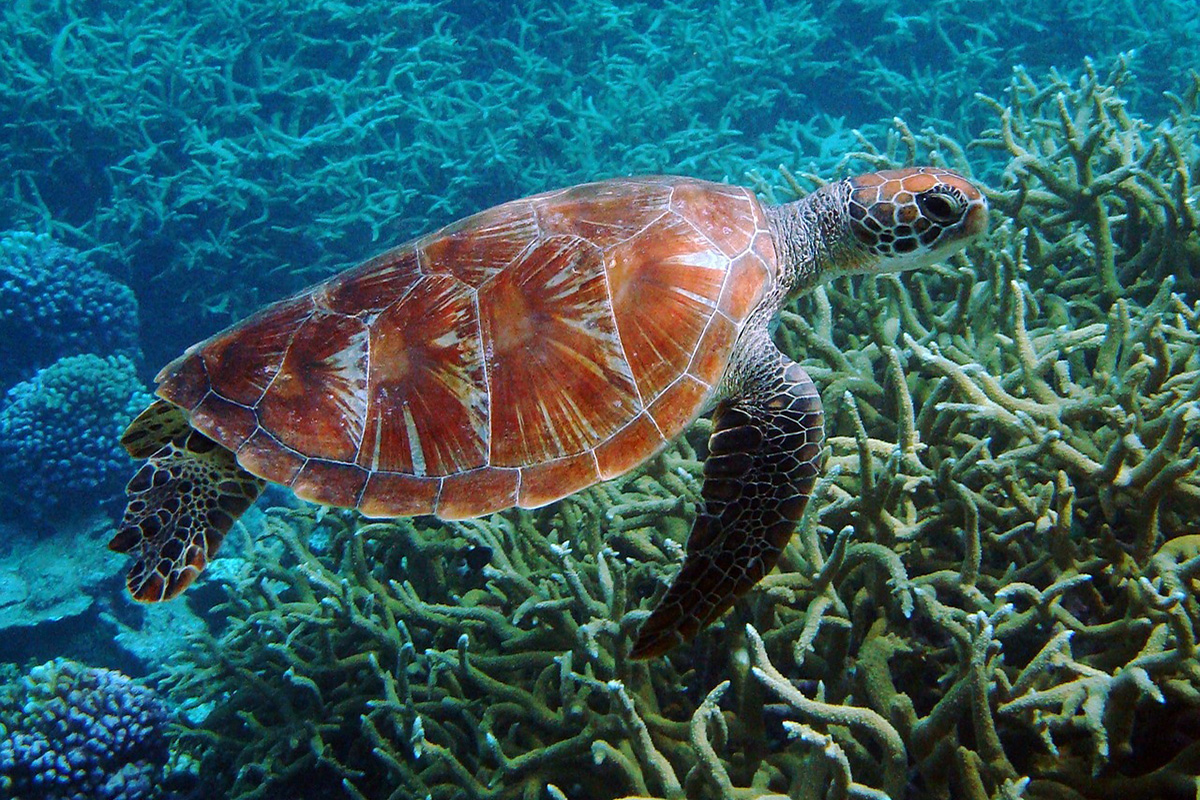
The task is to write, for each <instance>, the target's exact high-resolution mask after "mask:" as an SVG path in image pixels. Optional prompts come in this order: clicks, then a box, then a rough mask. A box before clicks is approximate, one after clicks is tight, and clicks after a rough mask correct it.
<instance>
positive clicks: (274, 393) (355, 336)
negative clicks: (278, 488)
mask: <svg viewBox="0 0 1200 800" xmlns="http://www.w3.org/2000/svg"><path fill="white" fill-rule="evenodd" d="M366 395H367V328H366V326H365V325H364V324H363V323H362V321H361V320H358V319H355V318H354V317H347V316H344V315H342V314H331V313H327V312H320V311H317V312H314V313H313V315H312V316H311V317H309V318H308V319H307V320H305V321H304V322H303V323H302V324H301V325H300V327H299V328H298V329H297V330H296V334H295V336H294V337H293V339H292V341H291V344H290V346H289V347H288V348H287V353H286V355H285V356H284V358H283V363H282V364H281V365H280V367H279V371H278V373H277V374H276V375H275V378H274V380H272V381H271V384H270V386H269V387H267V390H266V392H265V393H264V394H263V396H262V399H261V400H259V402H258V404H257V411H258V417H259V421H260V423H261V424H262V426H263V427H264V428H266V429H267V430H269V431H271V432H272V433H273V434H274V435H275V436H276V437H277V438H278V439H279V441H280V442H282V443H283V444H285V445H287V446H288V447H290V448H292V449H293V450H296V451H298V452H301V453H304V454H306V455H308V456H312V457H317V458H326V459H329V460H332V461H353V460H354V457H355V455H356V454H357V452H358V445H359V442H360V441H361V440H362V432H363V427H364V422H365V417H366V405H367V404H366ZM204 432H205V433H208V431H204Z"/></svg>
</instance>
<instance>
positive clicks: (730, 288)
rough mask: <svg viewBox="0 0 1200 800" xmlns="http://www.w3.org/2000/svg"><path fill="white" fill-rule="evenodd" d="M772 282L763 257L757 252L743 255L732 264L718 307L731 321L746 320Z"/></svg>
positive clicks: (751, 251)
mask: <svg viewBox="0 0 1200 800" xmlns="http://www.w3.org/2000/svg"><path fill="white" fill-rule="evenodd" d="M763 236H764V238H769V237H767V236H766V234H763ZM770 280H771V274H770V272H769V271H768V270H767V265H766V261H765V260H764V259H763V257H762V256H761V255H759V253H758V252H756V251H755V250H749V251H747V252H745V253H743V254H742V255H740V256H738V257H737V258H735V259H734V260H733V263H732V264H730V267H729V278H728V279H727V280H726V281H725V288H724V291H722V292H721V300H720V302H719V303H718V305H717V307H718V308H719V309H720V311H721V313H722V314H724V315H725V316H727V317H729V318H730V319H745V318H746V317H747V316H748V315H749V314H750V312H751V311H752V310H753V309H754V307H755V306H756V305H758V303H759V302H760V301H761V300H762V298H763V295H764V294H766V290H767V286H768V285H769V283H770Z"/></svg>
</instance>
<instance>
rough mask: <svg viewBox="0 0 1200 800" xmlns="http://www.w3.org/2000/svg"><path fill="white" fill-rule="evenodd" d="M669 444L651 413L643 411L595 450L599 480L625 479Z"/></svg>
mask: <svg viewBox="0 0 1200 800" xmlns="http://www.w3.org/2000/svg"><path fill="white" fill-rule="evenodd" d="M666 444H667V442H666V440H665V439H663V437H662V435H661V434H660V433H659V432H658V428H657V427H656V426H655V424H654V421H653V420H652V419H651V418H650V414H649V412H647V411H643V412H642V413H640V414H638V415H637V416H636V417H634V418H633V419H632V420H630V422H629V424H627V425H626V426H625V427H624V428H622V429H621V430H619V431H617V432H616V433H615V434H614V435H613V436H612V437H611V438H610V439H609V440H608V441H606V442H603V443H602V444H600V446H598V447H597V448H596V462H597V465H598V466H599V469H600V479H601V480H608V479H610V478H615V477H617V476H618V475H624V474H625V473H626V472H628V471H629V470H631V469H633V468H634V467H636V466H637V465H638V464H641V463H642V462H643V461H645V460H646V459H647V458H649V457H650V456H651V455H653V454H654V453H656V452H658V451H659V450H660V449H661V448H663V447H665V446H666Z"/></svg>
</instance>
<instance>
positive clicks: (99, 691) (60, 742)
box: [0, 659, 169, 800]
mask: <svg viewBox="0 0 1200 800" xmlns="http://www.w3.org/2000/svg"><path fill="white" fill-rule="evenodd" d="M166 726H167V713H166V708H165V706H164V705H163V703H162V702H161V701H160V700H159V699H158V697H157V696H156V695H155V694H154V692H152V691H151V690H150V689H147V688H145V687H143V686H139V685H138V684H136V683H134V682H133V681H132V680H131V679H130V678H128V677H126V676H125V675H122V674H121V673H119V672H114V671H112V670H106V669H93V668H90V667H85V666H83V665H82V664H79V663H77V662H74V661H70V660H67V659H55V660H54V661H50V662H47V663H45V664H42V665H41V666H38V667H34V668H33V669H31V670H30V671H29V673H28V674H27V675H25V676H24V677H22V678H20V679H18V680H16V681H13V682H12V683H10V684H8V685H7V686H3V687H0V791H2V792H3V794H4V796H5V797H19V798H21V800H153V798H157V797H161V796H163V795H162V792H161V784H162V779H163V775H164V767H165V766H166V764H167V760H168V755H169V751H168V740H167V733H166Z"/></svg>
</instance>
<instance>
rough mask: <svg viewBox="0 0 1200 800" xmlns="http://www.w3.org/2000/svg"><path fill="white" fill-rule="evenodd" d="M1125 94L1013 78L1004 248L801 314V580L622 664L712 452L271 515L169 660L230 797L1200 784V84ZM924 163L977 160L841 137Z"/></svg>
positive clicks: (820, 301)
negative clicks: (214, 606) (810, 486)
mask: <svg viewBox="0 0 1200 800" xmlns="http://www.w3.org/2000/svg"><path fill="white" fill-rule="evenodd" d="M1127 80H1128V74H1127V72H1126V71H1125V70H1124V67H1123V66H1122V65H1118V68H1117V69H1116V71H1115V72H1114V74H1113V75H1111V76H1109V77H1108V78H1106V79H1104V78H1101V77H1100V76H1098V75H1096V74H1095V73H1094V71H1092V70H1091V68H1090V66H1089V68H1088V69H1086V70H1085V73H1084V75H1083V77H1082V79H1081V80H1080V81H1079V82H1078V83H1076V84H1068V83H1066V82H1065V81H1063V80H1061V79H1060V78H1057V77H1052V78H1051V79H1050V81H1049V82H1048V83H1047V84H1045V85H1035V84H1034V83H1032V82H1030V81H1029V80H1028V79H1027V78H1026V77H1025V76H1024V75H1018V77H1017V79H1016V80H1015V81H1014V84H1013V87H1012V90H1011V92H1010V94H1009V97H1008V100H1007V102H1006V103H1000V102H993V103H991V107H993V108H994V109H995V111H996V114H997V119H996V125H995V127H994V128H993V129H991V130H988V131H987V132H985V133H984V134H983V135H982V137H981V138H980V139H979V140H977V141H976V142H975V143H974V147H975V148H981V151H980V152H982V153H984V155H982V156H981V157H980V158H981V160H982V159H984V157H985V156H986V154H987V153H989V152H990V153H993V154H994V155H995V157H997V158H998V159H1000V161H999V162H997V163H998V166H999V169H997V171H996V174H997V175H1000V176H1002V177H1000V178H999V180H998V181H997V186H996V187H995V188H994V189H993V190H992V191H991V197H990V199H991V201H992V203H993V205H994V208H995V209H996V211H995V214H996V216H997V217H998V219H997V222H998V223H999V224H997V225H995V226H994V227H995V232H994V234H993V235H992V236H991V238H990V240H989V241H988V242H986V243H985V244H984V245H982V246H979V247H976V248H973V249H972V250H970V251H969V252H968V253H966V254H965V255H959V256H956V257H955V258H954V259H953V261H952V263H950V264H949V265H947V266H946V267H943V268H940V269H937V270H933V271H930V272H927V273H922V274H912V275H906V276H904V277H903V278H900V277H895V276H891V277H884V278H881V279H879V280H875V281H863V282H852V281H845V280H842V281H837V282H834V283H832V284H830V285H828V286H826V287H823V288H821V289H818V290H816V291H815V292H813V293H812V294H811V295H809V296H808V297H806V298H803V299H802V300H801V301H800V302H799V303H798V304H797V306H796V307H795V308H794V309H793V310H791V311H789V312H786V313H785V314H784V315H783V319H782V321H781V325H780V329H779V331H778V339H779V341H780V343H781V345H782V346H783V347H784V349H785V350H787V351H788V352H791V353H794V354H796V355H798V356H801V357H803V358H804V359H805V360H804V364H805V367H806V369H808V370H809V371H810V372H811V373H812V374H813V376H814V378H815V379H816V380H817V382H818V385H820V386H821V387H822V391H823V395H824V401H825V404H826V408H827V409H828V414H829V416H828V418H829V420H830V431H831V434H832V435H831V436H830V438H829V440H828V444H829V448H830V457H829V460H828V466H827V470H826V474H825V476H824V478H823V479H822V481H821V483H820V484H819V486H818V490H817V497H816V499H815V501H814V503H813V504H812V510H811V512H810V513H809V515H808V518H807V520H806V521H805V524H804V525H802V527H801V531H800V533H799V534H798V535H797V537H796V538H795V540H794V541H793V542H792V543H791V544H790V545H789V547H788V548H787V551H786V552H785V555H784V562H783V567H784V568H783V569H782V570H780V571H779V572H778V573H775V574H773V575H770V576H768V577H767V578H766V579H765V580H764V581H763V582H762V584H761V585H760V586H759V587H758V588H757V589H756V590H755V591H754V592H753V593H752V595H751V596H750V598H749V600H748V601H746V602H743V603H741V604H739V606H738V607H737V608H735V610H734V611H733V612H732V613H730V614H729V615H727V617H726V618H725V619H724V620H723V622H722V623H720V624H718V625H717V626H715V628H714V630H712V631H710V632H707V633H705V634H704V635H702V636H701V637H700V638H699V639H698V640H697V642H696V643H695V644H694V645H693V646H692V647H690V648H684V649H681V650H680V651H678V652H673V653H671V654H670V655H669V656H668V657H667V658H664V659H662V660H658V661H653V662H650V663H642V662H634V661H630V660H629V659H628V658H627V655H626V654H627V652H628V648H629V646H630V637H631V634H632V632H633V631H635V630H636V627H637V625H638V623H639V621H640V620H641V619H643V618H644V616H645V614H646V611H645V610H644V608H643V607H644V606H646V605H648V604H649V597H650V596H651V595H652V594H654V593H655V592H656V591H658V590H659V587H660V586H661V585H662V584H663V583H664V582H665V581H666V580H667V578H668V577H669V576H670V575H671V574H672V573H673V570H674V569H675V564H676V563H677V561H678V559H679V557H680V554H681V544H680V542H681V541H682V540H683V537H684V535H685V534H686V530H687V522H686V521H687V519H688V518H689V516H690V513H691V501H692V499H694V498H695V497H697V496H698V488H699V487H698V480H699V464H698V461H697V455H696V451H695V448H694V446H693V445H692V444H691V443H689V442H688V441H686V440H685V441H682V442H680V443H677V444H676V445H675V446H673V447H672V448H671V449H669V450H668V451H667V452H666V453H665V454H664V455H662V456H661V457H659V458H657V459H655V460H654V461H653V462H651V463H650V464H649V465H647V466H646V467H645V468H643V469H642V470H640V471H638V472H636V473H635V474H632V475H628V476H625V477H623V478H619V479H617V480H615V481H613V482H611V483H608V484H606V485H603V486H600V487H596V488H594V489H592V490H589V491H587V492H584V493H582V494H580V495H577V496H575V497H572V498H569V499H567V500H564V501H562V502H560V503H557V504H555V505H552V506H550V507H547V508H545V509H540V510H537V511H532V512H530V511H512V512H508V513H503V514H497V515H493V516H491V517H488V518H485V519H481V520H475V521H468V522H462V523H454V524H446V525H441V524H433V523H430V522H428V521H425V520H403V521H398V522H395V523H381V522H370V523H367V522H363V521H361V520H359V519H358V518H356V517H355V516H353V515H350V514H346V513H341V512H337V513H333V512H331V513H324V512H321V511H318V510H316V509H312V508H300V509H290V510H289V509H272V510H270V511H269V512H268V515H267V524H266V531H267V534H268V535H265V536H262V537H259V539H258V540H257V541H256V542H253V543H246V547H248V548H251V549H252V551H253V552H254V554H255V555H254V557H253V558H252V559H251V560H249V561H247V562H245V564H244V565H243V566H242V570H243V571H242V573H241V574H240V575H239V576H237V579H236V580H234V581H233V582H232V583H231V584H230V589H229V595H228V599H227V600H226V602H225V603H224V605H223V607H222V608H221V609H220V611H221V612H222V613H224V614H226V615H227V619H228V627H227V628H226V629H225V630H224V631H223V632H222V633H221V634H219V636H216V637H214V636H211V635H202V636H198V637H195V638H194V645H195V646H194V648H193V649H192V650H191V651H190V652H189V653H188V654H187V656H186V657H185V658H181V659H179V660H177V661H176V662H174V663H173V664H172V665H170V666H169V667H167V668H166V669H165V670H164V672H163V674H162V675H161V676H160V677H161V680H162V683H163V685H164V686H165V687H166V688H167V690H168V691H169V693H170V695H171V696H172V697H173V698H175V699H176V700H177V701H179V702H180V703H182V704H183V705H184V706H185V710H186V711H185V713H186V714H187V715H188V716H189V718H190V719H192V720H194V724H193V725H192V726H190V727H186V728H184V729H183V730H182V731H181V736H182V740H183V742H184V743H186V744H188V745H190V746H191V747H192V748H194V750H195V752H196V754H197V756H198V757H199V758H201V759H202V762H203V766H202V769H201V775H202V777H203V779H204V780H206V781H208V782H209V783H210V786H209V787H208V789H209V791H211V792H213V793H215V794H220V795H222V796H229V797H236V798H252V797H254V798H257V797H287V796H294V795H295V793H297V792H300V791H302V789H303V787H305V786H306V785H311V783H310V782H312V781H317V782H320V783H323V784H325V785H327V786H328V787H330V791H331V792H338V791H340V792H341V795H342V796H346V797H351V798H372V800H374V798H406V797H413V796H420V797H425V796H429V797H433V798H461V797H467V798H510V797H511V798H543V797H545V798H553V799H554V800H561V798H567V797H572V798H614V797H640V798H671V799H672V800H674V799H675V798H685V797H686V798H729V797H738V798H783V797H787V798H793V800H807V799H808V798H812V800H816V799H817V798H846V797H865V798H882V797H884V796H889V797H892V798H900V797H909V798H938V799H941V798H956V799H957V798H966V799H967V800H985V799H992V800H1004V799H1008V800H1011V799H1013V798H1018V797H1022V798H1034V799H1035V800H1038V799H1040V798H1046V799H1047V800H1049V799H1050V798H1055V799H1065V800H1079V799H1080V798H1113V799H1114V800H1123V799H1124V798H1129V797H1160V798H1177V797H1178V798H1182V797H1193V796H1194V795H1195V786H1196V784H1195V780H1196V779H1195V775H1196V774H1197V773H1198V771H1200V739H1198V738H1197V736H1196V727H1197V726H1196V725H1195V724H1194V720H1195V719H1196V718H1197V716H1198V715H1200V667H1198V666H1197V665H1198V664H1200V661H1198V659H1197V653H1196V632H1197V627H1198V625H1200V602H1198V601H1197V590H1198V589H1200V583H1198V581H1200V531H1198V530H1196V528H1195V523H1196V520H1197V519H1198V518H1200V478H1198V477H1197V474H1196V468H1197V464H1198V463H1200V448H1198V445H1197V433H1198V429H1200V411H1198V410H1197V397H1198V393H1200V300H1198V299H1197V294H1198V287H1197V285H1196V278H1195V276H1196V275H1197V274H1200V264H1198V260H1197V256H1198V254H1200V239H1198V237H1200V232H1198V227H1197V215H1196V213H1197V212H1196V208H1195V191H1196V190H1195V188H1194V185H1195V181H1196V179H1197V175H1198V173H1200V149H1198V148H1197V146H1196V144H1195V143H1196V141H1197V134H1200V130H1197V116H1196V111H1197V101H1198V99H1200V76H1194V77H1193V79H1192V83H1191V85H1190V86H1189V87H1188V89H1187V90H1186V92H1185V93H1184V94H1183V95H1181V96H1178V97H1175V98H1174V102H1175V104H1176V106H1177V108H1176V110H1175V112H1173V113H1172V114H1171V115H1170V116H1169V117H1168V118H1167V119H1166V120H1164V121H1163V123H1162V124H1161V125H1158V126H1150V125H1147V124H1145V123H1143V122H1142V121H1140V120H1138V119H1134V118H1130V117H1129V116H1128V115H1127V114H1126V113H1125V109H1124V105H1123V103H1122V99H1121V94H1120V87H1121V86H1122V85H1123V84H1124V83H1125V82H1126V81H1127ZM914 160H920V161H927V160H932V161H935V162H936V161H939V160H941V161H946V162H949V164H950V166H954V167H956V168H959V169H965V168H966V166H967V165H966V159H965V158H964V156H963V153H962V151H961V149H960V148H959V147H958V146H957V145H956V144H955V143H954V142H953V141H952V140H951V139H949V138H947V137H941V136H937V135H934V134H920V135H915V134H913V133H911V132H910V131H908V129H907V128H905V127H904V126H903V125H902V124H901V125H898V127H897V130H896V133H895V135H894V136H893V137H892V138H891V139H890V140H889V144H888V148H887V150H886V151H884V152H878V151H874V150H868V151H866V152H860V153H856V154H854V155H853V156H852V157H849V158H848V159H847V161H848V162H849V161H855V162H864V161H865V162H867V163H869V164H872V165H878V166H882V165H887V164H894V163H909V162H912V161H914ZM785 177H788V178H789V180H788V187H787V188H780V189H776V190H771V188H770V187H769V186H768V185H767V183H766V182H765V181H760V182H761V183H762V186H761V187H760V188H762V189H763V190H764V192H767V191H772V192H773V193H778V194H781V195H782V194H787V193H790V192H792V191H800V187H799V184H798V182H797V181H795V180H794V179H791V178H790V176H785ZM1097 188H1099V189H1101V190H1102V191H1097ZM1134 266H1135V267H1136V268H1134ZM705 431H706V424H703V423H702V424H700V425H699V426H697V429H696V431H695V435H696V436H697V437H701V438H702V437H703V434H704V433H705ZM243 535H244V534H243ZM1163 728H1166V729H1168V730H1169V731H1170V735H1163V734H1162V733H1161V729H1163ZM1156 732H1157V733H1156ZM222 776H228V777H230V778H231V780H232V782H231V783H229V782H224V781H223V780H222ZM339 786H340V787H341V788H340V790H339V789H338V788H337V787H339Z"/></svg>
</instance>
